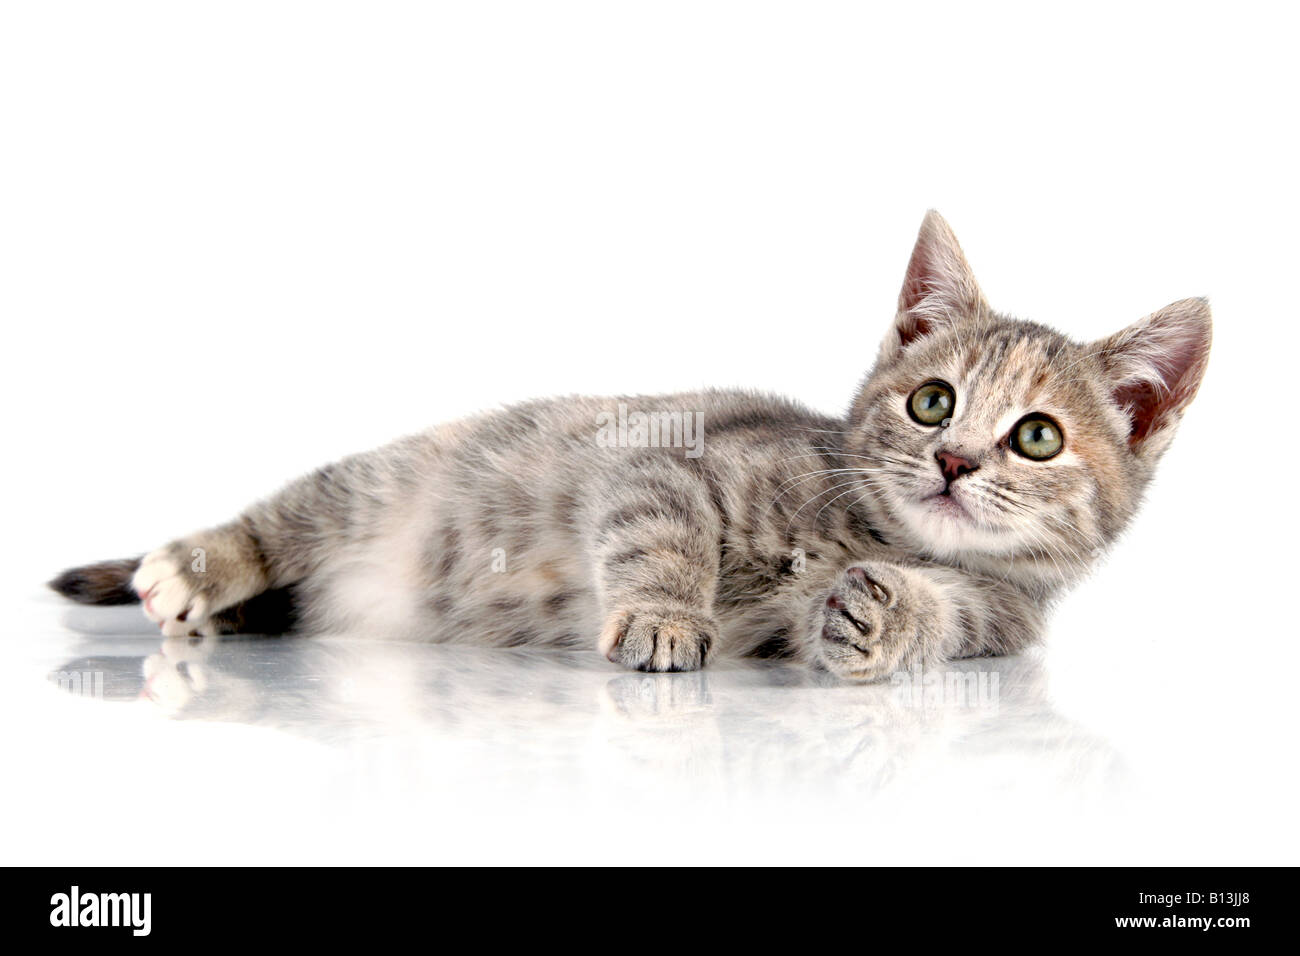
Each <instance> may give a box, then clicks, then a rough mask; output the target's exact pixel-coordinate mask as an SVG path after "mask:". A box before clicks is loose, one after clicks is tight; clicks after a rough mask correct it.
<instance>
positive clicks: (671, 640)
mask: <svg viewBox="0 0 1300 956" xmlns="http://www.w3.org/2000/svg"><path fill="white" fill-rule="evenodd" d="M717 634H718V626H717V623H716V622H715V621H714V620H713V618H712V617H709V616H708V615H706V614H700V613H698V612H695V611H683V610H675V609H671V608H655V607H647V608H634V609H630V610H623V611H618V612H615V613H614V614H612V615H611V616H610V618H609V622H608V623H607V624H606V625H605V630H604V632H603V633H602V634H601V641H600V649H601V650H602V651H603V652H604V654H605V656H606V657H608V658H609V659H610V660H611V661H613V662H614V663H615V664H622V665H623V666H624V667H630V668H632V669H633V670H639V671H693V670H699V669H700V668H701V667H703V666H704V662H705V661H706V660H707V659H708V656H709V652H710V651H711V650H712V647H713V643H714V641H715V640H716V639H717Z"/></svg>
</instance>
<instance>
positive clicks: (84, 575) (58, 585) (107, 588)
mask: <svg viewBox="0 0 1300 956" xmlns="http://www.w3.org/2000/svg"><path fill="white" fill-rule="evenodd" d="M138 567H140V559H139V558H122V559H121V560H118V561H101V562H100V563H98V564H87V565H85V566H84V567H80V568H69V569H68V570H66V571H64V572H63V573H62V574H60V575H59V576H58V577H57V578H55V579H54V580H53V581H51V582H50V587H51V588H53V589H54V590H55V591H58V592H59V593H60V594H62V595H63V596H64V597H66V598H72V600H74V601H76V602H77V603H78V604H139V603H140V598H139V596H138V595H137V594H136V593H135V590H134V589H133V588H132V587H131V577H132V575H134V574H135V572H136V569H137V568H138Z"/></svg>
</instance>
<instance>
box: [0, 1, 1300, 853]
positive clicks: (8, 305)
mask: <svg viewBox="0 0 1300 956" xmlns="http://www.w3.org/2000/svg"><path fill="white" fill-rule="evenodd" d="M1296 26H1297V24H1296V23H1295V21H1294V13H1293V12H1292V10H1290V9H1288V8H1287V7H1286V6H1284V5H1282V4H1250V3H1238V4H1232V5H1226V4H1217V5H1209V4H1192V3H1179V4H1133V3H1125V4H1091V5H1088V6H1086V7H1074V8H1068V9H1067V8H1053V7H1049V6H1045V5H1042V4H921V3H917V4H887V5H886V4H881V5H874V4H861V3H859V4H830V3H710V2H699V0H696V2H689V3H669V2H656V3H637V4H628V3H587V4H576V3H493V2H475V3H463V4H462V3H454V4H451V3H447V4H395V3H381V4H376V3H352V4H348V3H268V2H256V3H235V2H225V3H212V4H190V3H173V2H167V3H113V4H102V3H51V2H41V3H19V2H11V3H7V4H5V6H4V7H3V9H2V11H0V137H2V146H0V316H2V317H3V323H4V326H3V327H4V332H3V352H2V354H3V356H4V365H3V378H2V380H0V389H3V392H2V394H0V399H2V400H3V407H4V409H5V412H4V422H5V435H4V439H5V441H4V447H5V467H4V470H3V478H0V481H3V483H4V486H5V487H4V495H3V506H4V508H5V510H6V514H5V522H4V528H5V530H6V534H5V536H4V547H3V549H2V551H3V554H2V555H0V562H2V564H0V570H2V571H3V581H4V586H5V588H6V590H7V593H12V594H14V595H18V594H29V593H31V592H33V591H35V590H36V589H37V588H38V587H39V584H40V582H41V581H42V580H44V579H45V578H46V577H48V576H49V575H50V574H51V573H52V572H54V571H56V570H58V569H59V568H62V567H64V566H67V565H69V564H72V563H77V562H80V561H85V560H93V559H100V558H105V557H112V556H117V555H127V554H135V553H139V552H142V551H145V550H148V549H150V548H152V547H154V546H156V545H158V544H160V543H162V542H163V541H165V540H167V539H169V538H171V537H173V536H175V535H177V534H179V533H182V532H185V531H188V530H191V529H193V528H197V527H201V526H204V525H207V524H211V523H214V522H217V521H220V520H224V519H226V518H228V517H230V516H232V515H233V514H235V513H236V512H237V511H239V510H240V509H241V508H242V507H244V506H245V505H246V504H247V503H248V502H249V501H250V500H251V499H253V498H255V497H257V496H260V495H262V494H265V493H268V492H270V491H272V490H273V489H274V488H275V487H276V486H277V485H278V484H280V483H282V482H284V481H286V480H288V479H289V478H291V477H293V476H295V475H296V474H298V473H301V472H303V471H306V470H309V469H310V468H312V467H315V466H316V465H319V464H321V463H323V462H325V461H328V460H330V459H333V458H336V457H338V456H340V455H343V454H345V453H348V452H351V451H356V450H361V449H365V448H368V447H371V446H373V445H376V444H378V443H380V442H382V441H384V440H387V439H389V438H391V437H394V436H397V435H401V434H404V433H407V432H410V431H414V430H417V429H420V428H423V427H425V426H427V425H429V424H433V423H436V422H439V421H443V420H447V419H450V418H454V417H456V416H458V415H461V414H464V413H468V412H471V411H474V410H477V409H481V408H485V407H489V406H492V405H496V404H500V403H503V402H507V401H512V400H517V399H523V398H528V397H535V396H540V395H547V394H555V393H569V392H583V393H606V392H642V391H647V392H657V391H671V390H677V389H687V388H694V387H698V386H703V385H744V386H753V387H759V388H764V389H770V390H774V391H780V392H784V393H788V394H791V395H794V396H797V397H799V398H801V399H803V400H805V401H806V402H808V403H809V404H811V405H813V406H814V407H817V408H819V409H823V410H826V411H830V412H837V411H839V410H841V409H843V408H844V407H845V405H846V403H847V401H848V399H849V397H850V395H851V392H852V390H853V388H854V386H855V384H856V383H857V381H858V379H859V378H860V376H861V375H862V374H863V372H864V371H865V370H866V368H867V367H868V365H869V364H870V361H871V359H872V356H873V355H874V350H875V347H876V343H877V341H878V338H879V336H880V335H881V334H882V332H883V331H884V328H885V326H886V323H887V322H888V321H889V318H890V316H891V314H892V311H893V304H894V301H895V298H896V295H897V288H898V284H899V282H900V280H901V277H902V272H903V268H904V265H905V263H906V260H907V256H908V253H909V251H910V248H911V243H912V241H913V239H914V237H915V232H916V229H917V227H918V226H919V224H920V221H921V216H922V214H923V213H924V211H925V210H926V209H927V208H929V207H935V208H937V209H939V210H940V211H941V212H942V213H943V214H944V216H945V217H946V218H947V219H948V220H949V222H950V223H951V224H952V225H953V227H954V228H955V230H956V232H957V234H958V236H959V237H960V239H961V241H962V243H963V245H964V247H965V250H966V252H967V255H968V258H969V259H970V261H971V262H972V264H973V266H974V269H975V271H976V274H977V275H978V277H979V278H980V280H981V283H982V285H983V287H984V290H985V292H986V294H987V296H988V298H989V299H990V301H991V302H992V304H993V305H994V307H995V308H999V309H1001V310H1004V311H1007V312H1010V313H1013V314H1016V315H1020V316H1024V317H1028V318H1033V319H1036V320H1039V321H1043V322H1047V323H1049V324H1053V325H1056V326H1057V327H1059V328H1061V329H1063V330H1065V331H1067V332H1069V333H1071V334H1073V335H1075V336H1077V337H1079V338H1092V337H1099V336H1101V335H1104V334H1107V333H1109V332H1112V331H1115V330H1117V329H1118V328H1120V327H1122V326H1124V325H1126V324H1128V323H1129V322H1131V321H1133V320H1135V319H1137V318H1139V317H1141V316H1142V315H1144V314H1146V313H1148V312H1151V311H1153V310H1155V309H1157V308H1159V307H1161V306H1163V305H1164V304H1166V303H1168V302H1170V301H1172V300H1175V299H1179V298H1183V297H1186V296H1190V295H1207V296H1209V297H1210V299H1211V301H1212V304H1213V307H1214V315H1215V344H1214V349H1213V352H1212V357H1211V362H1210V367H1209V373H1208V376H1207V378H1206V380H1205V384H1204V387H1203V390H1202V393H1201V396H1200V397H1199V398H1198V400H1197V402H1196V403H1195V404H1194V405H1193V406H1192V408H1191V410H1190V413H1189V415H1188V417H1187V420H1186V423H1185V425H1184V427H1183V430H1182V433H1181V435H1180V436H1179V438H1178V440H1177V441H1176V443H1175V445H1174V448H1173V450H1172V452H1171V453H1170V454H1169V456H1168V457H1167V459H1166V462H1165V464H1164V466H1163V470H1162V473H1161V475H1160V478H1159V481H1158V483H1157V484H1156V486H1155V487H1154V488H1153V490H1152V492H1151V495H1150V499H1149V502H1148V505H1147V507H1146V509H1145V511H1144V513H1143V514H1142V516H1141V517H1140V519H1139V521H1138V522H1137V524H1136V526H1135V527H1134V528H1133V529H1132V531H1131V533H1130V534H1129V535H1128V536H1127V538H1126V540H1125V541H1124V542H1123V543H1122V545H1121V547H1120V548H1119V550H1118V551H1117V553H1116V555H1115V556H1114V558H1113V559H1112V560H1111V561H1110V562H1109V563H1108V565H1107V566H1106V567H1104V568H1103V569H1101V570H1100V571H1099V572H1098V574H1097V575H1096V576H1095V577H1094V578H1093V579H1092V580H1090V581H1089V582H1088V583H1086V584H1085V585H1084V586H1083V587H1082V588H1081V589H1080V590H1079V591H1078V592H1077V593H1076V594H1075V595H1074V596H1073V597H1072V598H1071V599H1070V600H1069V601H1068V602H1067V603H1066V604H1065V605H1064V606H1063V607H1062V608H1061V609H1060V611H1059V612H1058V614H1057V617H1056V619H1055V623H1054V625H1053V632H1052V635H1051V645H1050V646H1051V655H1052V656H1051V657H1050V659H1049V660H1050V667H1051V675H1052V691H1053V695H1054V697H1055V698H1056V699H1057V700H1058V702H1059V703H1060V705H1061V706H1062V707H1063V708H1064V709H1065V710H1066V711H1067V712H1074V713H1078V714H1085V713H1086V715H1087V723H1088V725H1089V726H1090V727H1091V728H1093V729H1095V730H1097V731H1098V732H1101V733H1108V734H1115V735H1122V734H1124V733H1125V732H1126V731H1127V730H1129V729H1131V728H1132V727H1133V726H1135V725H1140V726H1142V727H1144V728H1146V730H1147V731H1148V732H1147V733H1145V734H1144V735H1143V736H1142V738H1141V739H1142V740H1143V741H1146V743H1144V744H1143V745H1142V746H1144V747H1146V748H1147V751H1148V752H1147V753H1145V754H1144V756H1148V757H1151V759H1152V760H1154V761H1155V763H1154V764H1152V766H1156V767H1157V768H1160V767H1165V766H1166V764H1165V763H1161V760H1166V761H1167V763H1168V767H1167V769H1168V772H1170V773H1175V772H1176V770H1175V769H1174V768H1175V766H1176V765H1178V764H1179V762H1180V761H1183V760H1195V759H1203V760H1207V761H1211V762H1215V763H1217V764H1218V765H1220V766H1221V767H1222V768H1223V769H1222V773H1221V774H1219V775H1217V778H1218V779H1220V780H1221V781H1223V782H1222V786H1224V787H1225V788H1230V789H1226V790H1224V792H1223V794H1222V796H1223V798H1224V799H1223V803H1222V812H1223V820H1214V819H1211V820H1207V821H1206V826H1207V827H1211V828H1214V827H1219V828H1220V829H1217V830H1215V831H1214V832H1215V833H1216V834H1217V836H1218V837H1219V838H1220V839H1219V843H1218V844H1216V845H1218V846H1220V847H1221V848H1222V853H1221V855H1220V858H1221V859H1224V860H1227V861H1232V862H1252V861H1258V860H1261V859H1264V858H1266V857H1267V856H1268V854H1269V853H1270V852H1272V853H1278V852H1283V853H1291V852H1292V851H1293V847H1294V844H1293V843H1288V842H1283V843H1279V842H1278V840H1277V839H1276V838H1275V828H1277V827H1278V826H1279V825H1280V822H1279V821H1280V819H1281V812H1282V807H1283V806H1284V805H1285V804H1287V803H1288V801H1289V800H1290V796H1289V795H1291V794H1293V793H1294V787H1295V780H1294V777H1293V774H1292V771H1291V769H1290V767H1289V761H1290V759H1291V750H1292V745H1291V743H1290V733H1291V728H1292V727H1293V725H1294V717H1293V711H1292V708H1291V704H1290V700H1291V695H1292V693H1293V691H1294V685H1295V680H1296V676H1297V674H1296V671H1295V669H1294V661H1295V657H1294V651H1293V641H1294V638H1295V636H1296V633H1295V632H1296V625H1295V618H1296V615H1295V612H1294V609H1292V608H1290V607H1289V605H1288V602H1289V601H1292V600H1294V586H1293V585H1292V583H1291V581H1292V578H1293V572H1294V567H1295V562H1294V559H1293V556H1292V554H1293V552H1292V550H1291V545H1292V542H1293V541H1294V536H1295V531H1296V522H1295V504H1294V481H1295V468H1296V463H1297V458H1296V454H1295V445H1294V440H1293V428H1292V426H1291V424H1290V419H1291V417H1292V414H1293V412H1292V406H1293V405H1294V404H1295V401H1294V398H1293V397H1292V396H1293V393H1294V391H1295V384H1294V383H1293V381H1292V375H1293V373H1292V369H1293V367H1294V364H1295V357H1296V355H1297V349H1298V348H1300V341H1298V336H1297V332H1296V324H1297V323H1296V319H1297V309H1296V302H1297V295H1296V291H1295V278H1294V273H1295V267H1296V263H1297V261H1300V258H1298V253H1300V242H1297V236H1296V228H1295V223H1296V216H1297V213H1298V212H1300V208H1298V206H1300V187H1298V186H1297V176H1296V170H1297V169H1298V168H1300V156H1298V155H1297V148H1296V147H1297V132H1296V129H1297V127H1296V123H1295V102H1296V99H1295V97H1296V92H1297V79H1298V78H1300V77H1298V75H1297V68H1296V65H1295V64H1296V58H1295V52H1294V40H1295V37H1296V35H1297V34H1296ZM8 639H10V640H11V641H13V642H21V641H22V640H24V635H23V634H22V633H13V634H11V635H8ZM1175 704H1177V705H1178V706H1176V707H1175V706H1174V705H1175ZM1171 707H1172V708H1173V709H1171ZM1171 713H1177V714H1178V715H1179V717H1178V719H1177V721H1176V722H1175V721H1173V720H1172V719H1171V718H1170V717H1169V716H1168V715H1169V714H1171ZM1189 713H1192V714H1194V715H1195V717H1196V719H1195V720H1194V721H1193V722H1192V723H1190V724H1189V723H1187V722H1186V721H1187V717H1186V715H1187V714H1189ZM1165 747H1167V748H1168V750H1163V751H1162V748H1165ZM1162 752H1163V754H1164V756H1163V757H1159V756H1158V755H1159V754H1161V753H1162ZM1198 755H1199V757H1198ZM1159 772H1164V771H1163V770H1161V771H1159ZM1252 794H1253V795H1255V796H1254V798H1255V799H1260V800H1263V801H1264V804H1263V806H1262V808H1261V806H1260V805H1259V804H1256V805H1254V806H1253V807H1252V806H1250V805H1249V804H1248V795H1252ZM1270 801H1272V802H1270ZM1270 808H1273V809H1275V810H1276V811H1277V812H1276V813H1274V812H1272V810H1270ZM1226 820H1231V821H1232V822H1231V826H1232V827H1234V828H1237V829H1236V830H1235V831H1234V832H1235V833H1236V834H1237V835H1235V836H1234V835H1233V833H1230V832H1229V831H1228V830H1227V829H1223V828H1226V827H1227V826H1228V823H1227V822H1224V821H1226ZM1014 822H1015V819H1014V814H1013V813H1009V815H1008V819H1007V820H1006V821H1004V824H1005V825H1006V826H1009V827H1013V826H1014ZM1290 839H1292V840H1293V838H1290ZM1234 846H1240V847H1241V852H1240V853H1238V854H1236V855H1235V856H1234V854H1233V852H1232V848H1233V847H1234ZM1269 848H1272V849H1271V851H1270V849H1269ZM1148 862H1160V860H1158V859H1154V860H1149V861H1148ZM1290 862H1294V860H1290Z"/></svg>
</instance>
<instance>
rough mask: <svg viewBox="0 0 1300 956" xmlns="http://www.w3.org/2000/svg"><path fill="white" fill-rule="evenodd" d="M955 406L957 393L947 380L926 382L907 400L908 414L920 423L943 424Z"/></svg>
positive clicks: (950, 415) (950, 416)
mask: <svg viewBox="0 0 1300 956" xmlns="http://www.w3.org/2000/svg"><path fill="white" fill-rule="evenodd" d="M956 407H957V395H956V393H954V392H953V390H952V386H951V385H949V384H948V383H947V382H926V383H925V384H924V385H922V386H921V387H920V388H918V389H917V390H916V391H915V392H913V393H912V397H911V398H909V399H908V400H907V411H908V414H910V415H911V416H912V420H913V421H916V422H919V423H920V424H922V425H941V424H943V422H944V421H945V420H946V419H949V418H952V410H953V409H954V408H956Z"/></svg>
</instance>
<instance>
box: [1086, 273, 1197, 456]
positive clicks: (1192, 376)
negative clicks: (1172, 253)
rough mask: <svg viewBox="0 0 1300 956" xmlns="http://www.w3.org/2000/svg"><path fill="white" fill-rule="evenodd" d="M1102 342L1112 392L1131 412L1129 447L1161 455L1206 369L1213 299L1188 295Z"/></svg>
mask: <svg viewBox="0 0 1300 956" xmlns="http://www.w3.org/2000/svg"><path fill="white" fill-rule="evenodd" d="M1099 344H1100V348H1101V353H1100V354H1101V358H1102V362H1103V364H1104V365H1105V367H1106V371H1107V373H1108V374H1109V376H1110V381H1111V394H1112V395H1113V396H1114V397H1115V401H1116V402H1117V403H1118V404H1119V406H1120V408H1122V409H1124V412H1125V414H1127V415H1128V417H1129V422H1130V428H1129V439H1128V441H1129V447H1131V448H1132V449H1133V451H1134V452H1135V453H1137V454H1138V455H1141V456H1143V457H1152V458H1155V457H1158V456H1159V455H1160V454H1161V453H1162V452H1164V450H1165V448H1166V447H1168V445H1169V442H1170V440H1171V439H1172V438H1173V437H1174V430H1175V429H1176V428H1177V427H1178V423H1179V421H1181V420H1182V414H1183V409H1184V408H1186V407H1187V405H1188V404H1189V403H1190V402H1191V400H1192V399H1193V398H1195V397H1196V390H1197V388H1199V387H1200V384H1201V377H1202V376H1203V375H1204V374H1205V365H1206V363H1207V362H1208V361H1209V358H1210V303H1209V302H1207V301H1206V300H1205V299H1183V300H1182V301H1180V302H1175V303H1174V304H1173V305H1167V306H1165V307H1164V308H1163V309H1161V310H1160V311H1159V312H1156V313H1154V314H1152V315H1148V316H1147V317H1146V318H1145V319H1142V320H1141V321H1140V322H1135V323H1134V324H1132V325H1130V326H1129V327H1128V328H1127V329H1125V330H1124V331H1122V332H1119V333H1117V334H1116V335H1112V336H1111V337H1110V338H1108V339H1105V340H1103V341H1102V342H1101V343H1099Z"/></svg>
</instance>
